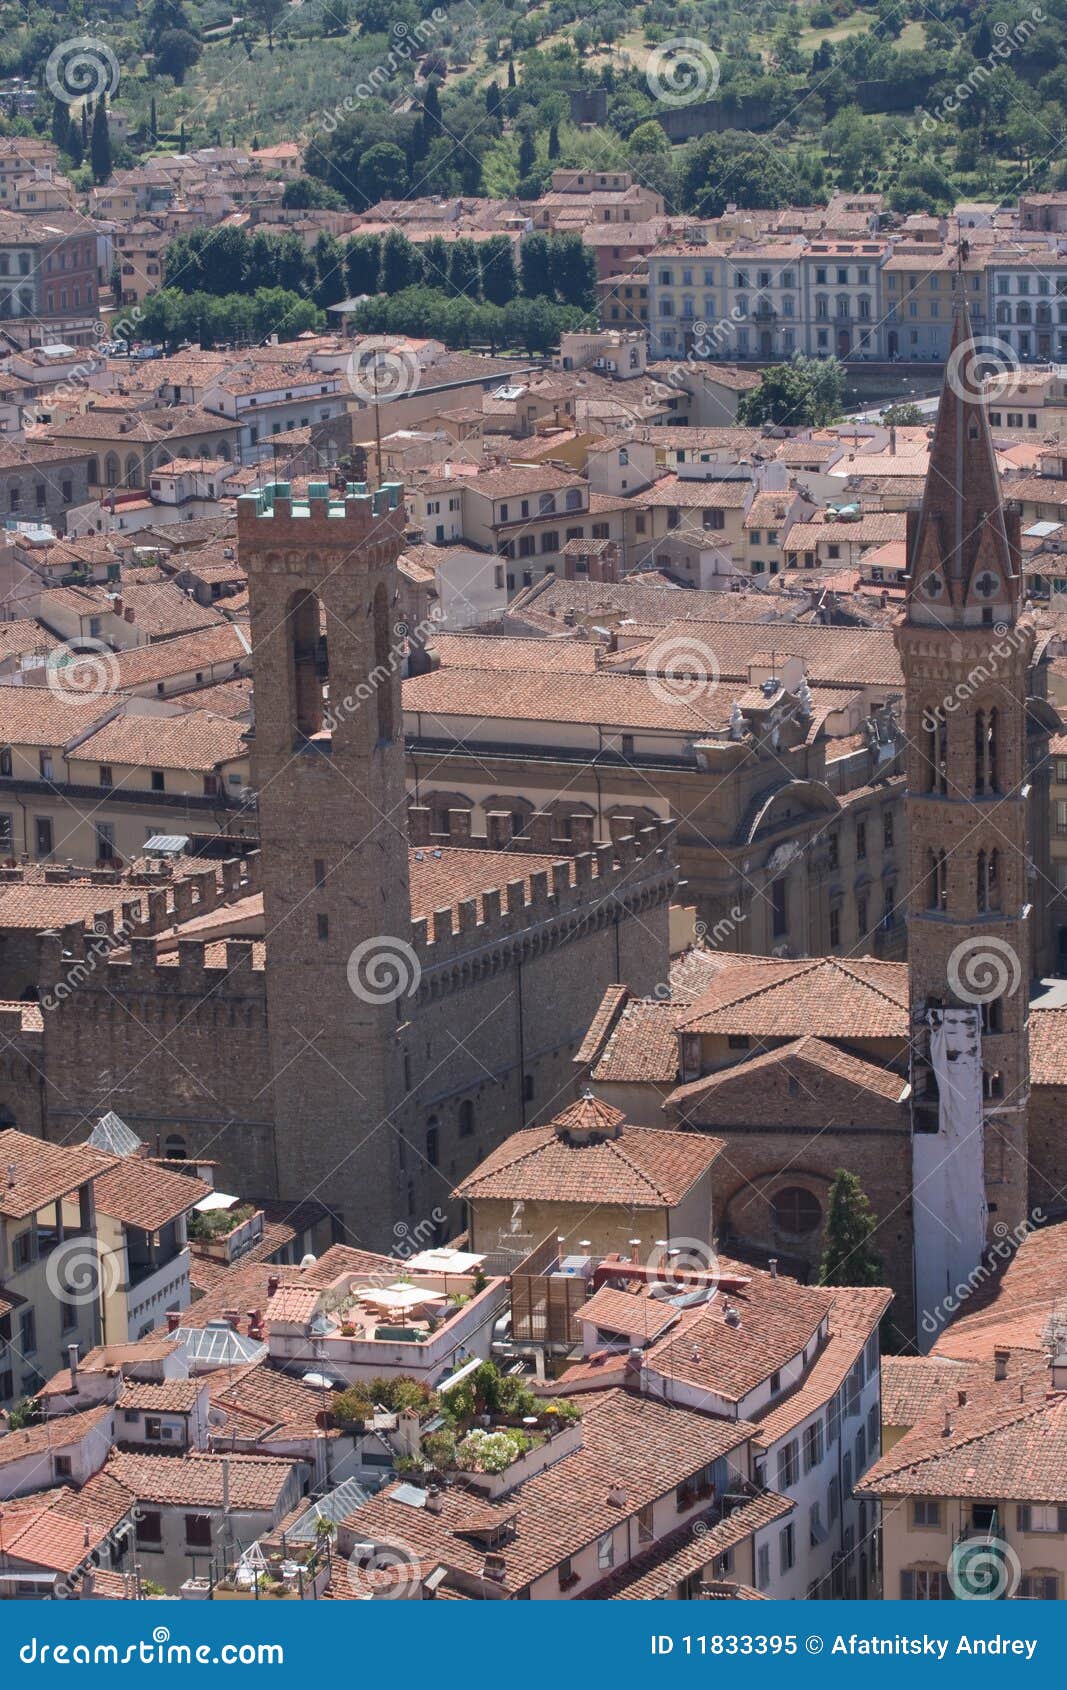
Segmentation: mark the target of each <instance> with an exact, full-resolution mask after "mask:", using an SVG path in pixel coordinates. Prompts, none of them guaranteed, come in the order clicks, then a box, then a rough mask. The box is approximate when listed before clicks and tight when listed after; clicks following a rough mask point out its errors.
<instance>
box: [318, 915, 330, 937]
mask: <svg viewBox="0 0 1067 1690" xmlns="http://www.w3.org/2000/svg"><path fill="white" fill-rule="evenodd" d="M315 931H316V933H317V934H318V936H319V938H320V939H328V938H329V937H330V918H329V916H328V915H317V916H316V917H315Z"/></svg>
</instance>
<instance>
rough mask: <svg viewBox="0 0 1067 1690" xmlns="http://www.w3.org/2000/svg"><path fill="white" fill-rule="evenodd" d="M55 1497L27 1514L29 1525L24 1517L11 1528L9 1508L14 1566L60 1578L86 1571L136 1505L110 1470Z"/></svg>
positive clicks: (8, 1547) (7, 1532) (9, 1553)
mask: <svg viewBox="0 0 1067 1690" xmlns="http://www.w3.org/2000/svg"><path fill="white" fill-rule="evenodd" d="M163 1459H166V1457H164V1458H163ZM49 1497H50V1500H49V1501H48V1503H47V1505H46V1506H44V1507H40V1508H36V1509H34V1510H33V1511H32V1513H31V1512H30V1511H28V1510H27V1514H28V1518H26V1521H25V1524H20V1520H19V1518H18V1517H16V1519H15V1521H14V1522H11V1521H10V1511H11V1509H12V1507H13V1504H12V1503H9V1502H6V1503H5V1504H4V1517H5V1518H4V1554H5V1556H6V1557H8V1558H9V1559H10V1560H12V1561H15V1562H21V1563H23V1564H25V1565H28V1566H34V1567H45V1568H47V1569H48V1570H49V1571H53V1572H59V1573H72V1572H73V1571H74V1570H75V1568H77V1567H80V1566H81V1565H82V1563H83V1562H84V1561H86V1560H87V1559H88V1558H89V1556H90V1555H91V1554H92V1551H93V1550H94V1549H95V1548H96V1547H97V1546H98V1545H99V1544H100V1543H102V1542H103V1540H104V1539H105V1538H106V1537H108V1536H109V1535H110V1534H111V1533H112V1532H113V1531H114V1529H115V1527H116V1526H117V1525H118V1524H119V1521H120V1520H122V1519H124V1518H125V1516H126V1515H127V1514H128V1513H129V1511H130V1509H131V1508H132V1506H133V1503H134V1498H133V1496H132V1495H131V1494H130V1492H129V1491H128V1490H127V1489H126V1488H125V1486H124V1485H122V1484H120V1483H118V1482H117V1481H116V1480H115V1479H114V1478H113V1477H112V1476H111V1475H110V1474H109V1473H108V1472H107V1471H106V1470H104V1471H101V1472H99V1473H96V1474H94V1476H93V1477H92V1478H91V1479H90V1480H89V1481H88V1482H87V1483H86V1484H84V1485H83V1486H82V1488H81V1490H80V1491H73V1490H60V1491H57V1492H50V1493H49ZM27 1500H32V1501H34V1502H36V1501H37V1500H38V1499H37V1498H32V1499H27ZM20 1514H21V1510H20Z"/></svg>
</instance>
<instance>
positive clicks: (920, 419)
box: [882, 404, 928, 428]
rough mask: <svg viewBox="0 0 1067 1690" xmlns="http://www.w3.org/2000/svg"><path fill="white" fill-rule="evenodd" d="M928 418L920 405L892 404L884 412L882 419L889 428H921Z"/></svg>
mask: <svg viewBox="0 0 1067 1690" xmlns="http://www.w3.org/2000/svg"><path fill="white" fill-rule="evenodd" d="M927 420H928V419H927V418H926V417H925V416H924V415H923V413H922V411H921V410H920V408H919V406H918V405H908V404H902V405H890V406H889V408H888V409H887V410H885V411H883V412H882V421H883V422H884V423H885V424H886V426H887V427H888V428H921V427H922V426H923V423H925V422H926V421H927Z"/></svg>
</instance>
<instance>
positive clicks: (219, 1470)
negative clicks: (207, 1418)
mask: <svg viewBox="0 0 1067 1690" xmlns="http://www.w3.org/2000/svg"><path fill="white" fill-rule="evenodd" d="M224 1461H226V1462H228V1463H229V1488H230V1507H231V1508H234V1509H237V1510H239V1511H241V1510H255V1511H257V1512H262V1511H264V1510H266V1511H269V1510H272V1509H273V1508H275V1507H276V1506H277V1504H278V1502H279V1500H280V1498H281V1496H282V1494H283V1493H284V1491H285V1488H286V1486H287V1484H288V1482H289V1479H290V1476H291V1474H292V1472H293V1463H292V1462H291V1461H277V1460H275V1459H273V1457H270V1456H263V1455H227V1456H221V1455H208V1454H206V1453H205V1452H204V1451H203V1450H190V1452H189V1453H188V1454H187V1455H184V1456H182V1457H181V1459H180V1460H175V1458H174V1457H173V1456H170V1455H140V1454H133V1453H131V1452H130V1451H127V1450H117V1451H115V1452H114V1453H113V1454H112V1456H111V1458H110V1460H109V1461H108V1464H107V1467H106V1469H105V1471H106V1473H107V1476H108V1478H110V1479H116V1480H117V1481H118V1482H119V1484H121V1485H124V1486H125V1487H126V1489H127V1490H129V1491H132V1493H133V1495H134V1496H135V1497H136V1498H137V1499H138V1501H139V1502H148V1503H153V1502H155V1503H159V1504H161V1505H162V1506H164V1507H171V1508H182V1507H188V1508H198V1507H199V1508H221V1507H222V1494H223V1462H224Z"/></svg>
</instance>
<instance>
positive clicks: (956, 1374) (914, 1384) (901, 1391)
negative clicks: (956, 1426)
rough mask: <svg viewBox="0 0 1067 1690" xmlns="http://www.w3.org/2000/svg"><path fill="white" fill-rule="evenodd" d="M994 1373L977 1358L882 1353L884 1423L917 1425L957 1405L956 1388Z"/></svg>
mask: <svg viewBox="0 0 1067 1690" xmlns="http://www.w3.org/2000/svg"><path fill="white" fill-rule="evenodd" d="M1032 1360H1033V1358H1032V1357H1031V1361H1032ZM992 1376H993V1370H992V1367H991V1366H988V1365H986V1364H985V1363H983V1362H978V1361H953V1360H952V1359H951V1357H949V1356H937V1355H932V1356H883V1357H882V1424H883V1426H916V1425H918V1423H919V1422H920V1421H921V1420H928V1419H929V1418H930V1416H931V1415H935V1414H938V1413H939V1412H940V1411H941V1410H942V1409H943V1408H944V1407H945V1406H946V1404H951V1405H952V1406H953V1407H955V1406H956V1401H957V1398H956V1393H957V1391H959V1390H968V1389H973V1388H974V1387H975V1386H977V1385H980V1384H987V1383H988V1382H989V1380H990V1379H991V1378H992Z"/></svg>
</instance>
